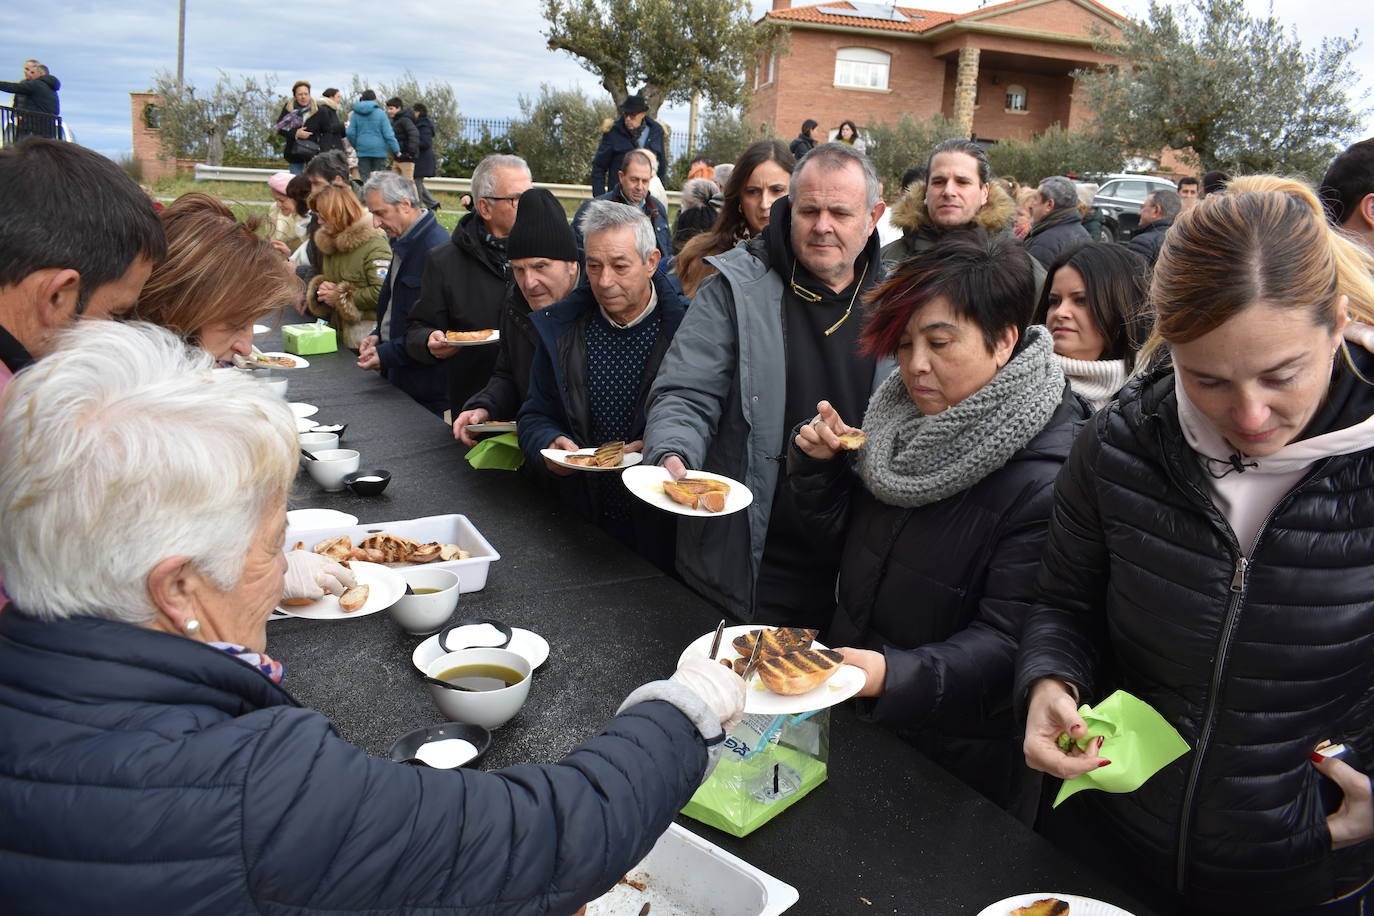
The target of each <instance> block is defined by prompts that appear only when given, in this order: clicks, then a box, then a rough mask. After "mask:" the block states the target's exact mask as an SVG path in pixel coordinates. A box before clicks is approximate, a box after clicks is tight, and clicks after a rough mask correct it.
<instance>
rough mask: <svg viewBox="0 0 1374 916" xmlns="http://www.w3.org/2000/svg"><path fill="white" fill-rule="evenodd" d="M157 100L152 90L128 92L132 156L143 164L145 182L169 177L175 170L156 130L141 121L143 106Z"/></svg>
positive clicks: (155, 102)
mask: <svg viewBox="0 0 1374 916" xmlns="http://www.w3.org/2000/svg"><path fill="white" fill-rule="evenodd" d="M158 101H159V99H158V96H157V95H156V94H155V93H152V92H131V93H129V121H130V126H131V127H132V129H133V138H134V150H133V158H134V161H135V162H138V163H140V164H141V165H142V166H143V181H144V183H145V184H146V183H148V182H153V181H158V180H160V179H163V178H167V177H170V176H172V175H175V174H176V172H177V168H176V165H175V164H174V163H173V162H172V160H170V159H168V158H167V157H166V156H165V155H164V154H163V152H162V145H161V142H160V140H159V137H158V131H156V130H153V129H152V128H149V127H148V126H147V125H145V124H144V123H143V110H144V108H145V107H146V106H147V105H149V104H150V103H151V104H154V105H155V104H157V102H158Z"/></svg>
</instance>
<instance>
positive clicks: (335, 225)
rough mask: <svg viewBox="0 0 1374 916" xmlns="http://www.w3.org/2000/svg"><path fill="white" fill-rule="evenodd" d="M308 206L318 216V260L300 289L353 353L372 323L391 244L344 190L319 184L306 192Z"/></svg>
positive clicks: (306, 300)
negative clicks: (310, 192)
mask: <svg viewBox="0 0 1374 916" xmlns="http://www.w3.org/2000/svg"><path fill="white" fill-rule="evenodd" d="M310 208H311V209H312V210H314V211H315V212H316V213H317V214H318V215H319V226H320V227H319V229H317V230H315V247H317V248H318V249H319V250H320V261H321V263H320V265H319V270H320V273H319V274H317V275H316V276H315V277H314V278H313V279H311V281H310V285H309V286H308V287H307V288H306V298H305V302H306V306H307V307H308V308H309V309H310V311H311V313H312V314H315V315H318V316H320V317H321V318H328V319H329V323H330V324H331V325H332V326H333V327H334V328H335V329H337V330H338V332H339V343H340V344H342V345H343V346H345V347H348V348H349V349H350V350H354V351H356V350H357V349H358V347H359V346H360V345H361V344H362V342H363V338H365V337H366V336H367V335H368V334H369V333H371V331H372V329H373V328H374V327H376V326H377V297H378V296H379V295H381V292H382V284H383V283H384V282H386V275H387V270H388V268H389V267H390V265H391V247H390V245H388V244H387V240H386V235H385V233H383V232H382V230H380V229H377V228H375V227H374V226H373V225H372V217H371V215H370V214H368V212H367V211H366V210H364V209H363V205H362V204H360V203H358V197H357V195H356V194H354V193H353V191H352V190H350V189H348V188H340V187H337V186H334V185H330V186H328V187H325V188H322V189H321V190H319V191H317V192H316V193H315V194H313V195H312V196H311V198H310Z"/></svg>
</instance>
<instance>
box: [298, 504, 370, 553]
mask: <svg viewBox="0 0 1374 916" xmlns="http://www.w3.org/2000/svg"><path fill="white" fill-rule="evenodd" d="M356 524H358V516H356V515H349V514H348V513H347V512H340V511H339V510H338V509H292V510H291V511H290V512H288V513H286V527H287V529H291V528H296V529H299V530H301V531H309V530H310V529H311V528H329V527H331V526H334V525H338V526H340V527H343V526H345V525H356ZM310 546H311V545H309V544H307V545H306V547H307V548H309V547H310Z"/></svg>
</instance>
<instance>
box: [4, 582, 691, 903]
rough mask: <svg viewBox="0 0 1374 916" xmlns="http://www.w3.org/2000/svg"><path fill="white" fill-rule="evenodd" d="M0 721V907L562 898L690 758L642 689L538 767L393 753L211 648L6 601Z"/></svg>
mask: <svg viewBox="0 0 1374 916" xmlns="http://www.w3.org/2000/svg"><path fill="white" fill-rule="evenodd" d="M0 735H3V736H4V738H3V741H0V888H3V892H2V893H3V898H4V903H3V904H0V909H3V910H4V911H5V912H6V913H25V914H29V913H53V914H71V913H104V914H111V913H137V914H149V913H177V914H181V916H187V914H196V913H205V914H215V916H224V914H235V913H245V914H287V913H291V914H305V913H348V914H350V916H362V914H381V913H425V914H439V913H461V914H464V916H476V914H489V916H496V914H503V916H504V914H516V913H521V914H523V913H537V914H545V913H547V914H567V913H571V912H573V911H574V910H576V909H577V908H578V906H579V905H581V904H582V903H583V902H585V901H586V900H588V899H590V898H591V897H594V896H596V895H597V894H599V893H600V892H602V891H604V890H605V889H607V888H609V887H610V886H611V885H612V884H614V883H615V881H616V880H617V879H618V878H619V877H620V876H621V875H623V874H624V873H625V871H626V869H628V868H629V867H630V866H632V865H633V864H634V863H635V862H636V861H638V859H639V858H640V857H642V856H643V855H644V854H645V853H646V852H647V851H648V849H649V848H650V847H651V846H652V845H653V843H654V841H655V840H656V839H657V837H658V835H659V834H661V833H662V832H663V830H665V829H666V828H667V826H668V824H669V823H670V821H671V820H672V818H673V815H674V814H675V813H676V812H677V810H678V809H679V808H680V807H682V805H683V804H685V803H686V801H687V799H688V798H689V797H690V796H691V793H692V791H693V790H694V789H695V787H696V786H697V784H698V782H699V781H700V779H701V775H702V773H703V771H704V769H705V765H706V750H705V747H704V745H703V742H702V739H701V737H700V736H699V734H698V732H697V730H696V728H694V727H693V725H692V724H691V722H690V721H689V720H688V719H687V717H686V716H684V715H683V714H682V713H680V712H679V711H678V710H677V709H676V708H674V707H673V706H671V705H669V704H667V703H664V702H661V701H652V702H647V703H641V704H638V705H636V706H634V707H632V708H630V709H629V710H627V711H626V712H625V713H624V714H622V715H620V716H617V717H616V718H614V719H612V720H611V721H610V722H609V723H608V724H607V725H606V727H605V729H604V730H603V731H602V732H601V734H599V735H598V736H596V737H595V738H592V739H591V740H589V741H587V742H586V743H585V744H583V745H582V746H581V747H579V748H577V749H575V750H574V751H572V753H570V754H569V755H568V756H567V757H565V758H564V759H563V760H562V761H561V762H559V763H557V764H553V765H549V766H518V767H510V768H507V769H504V770H501V771H499V772H493V773H484V772H479V771H475V770H458V771H440V770H429V769H425V768H419V767H414V768H412V767H408V766H403V765H398V764H394V763H390V762H389V761H385V760H380V759H376V758H370V757H368V756H367V755H366V754H364V753H363V752H362V751H360V750H359V749H358V748H356V747H354V746H353V745H351V744H349V743H347V742H346V741H344V740H343V739H342V738H340V737H339V736H338V735H337V734H335V733H334V730H333V728H332V726H331V725H330V723H329V722H328V720H326V719H325V718H324V717H323V716H321V715H319V714H318V713H315V712H311V711H310V710H307V709H302V708H300V707H299V706H298V705H297V704H296V703H295V701H294V700H292V698H291V697H290V696H289V695H287V694H286V693H285V692H283V691H282V690H281V689H280V688H278V687H277V686H276V685H275V684H273V683H272V682H271V681H269V680H268V679H267V678H266V677H264V676H262V675H261V674H259V673H258V672H257V671H256V670H255V669H253V668H251V667H249V666H247V665H245V664H244V663H242V662H240V661H238V660H236V659H234V658H232V657H231V656H229V655H227V654H225V653H222V652H220V651H219V650H217V649H213V648H210V647H207V646H204V645H201V644H199V643H195V642H192V641H191V640H188V639H184V638H182V637H178V636H172V635H168V634H164V633H159V632H155V631H152V630H146V629H143V628H139V627H133V626H128V625H125V624H121V623H115V622H112V621H108V620H99V619H95V618H89V617H85V618H77V619H73V620H69V621H65V622H61V623H43V622H40V621H37V620H35V619H34V618H31V617H28V616H26V615H24V614H22V613H20V612H19V611H17V610H16V609H15V608H14V607H13V606H11V607H9V608H7V609H6V610H5V612H4V613H3V614H0Z"/></svg>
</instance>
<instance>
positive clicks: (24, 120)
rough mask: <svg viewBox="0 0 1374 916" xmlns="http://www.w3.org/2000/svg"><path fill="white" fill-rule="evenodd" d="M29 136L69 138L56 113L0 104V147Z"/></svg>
mask: <svg viewBox="0 0 1374 916" xmlns="http://www.w3.org/2000/svg"><path fill="white" fill-rule="evenodd" d="M29 136H34V137H51V138H54V139H57V140H70V139H71V136H70V135H69V134H68V133H67V129H66V126H65V125H64V124H63V123H62V118H61V117H59V116H57V115H50V114H43V113H42V112H38V111H28V110H26V109H23V108H9V107H5V106H0V147H5V146H9V145H10V144H11V143H14V142H15V141H17V140H19V139H20V138H21V137H29Z"/></svg>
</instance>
